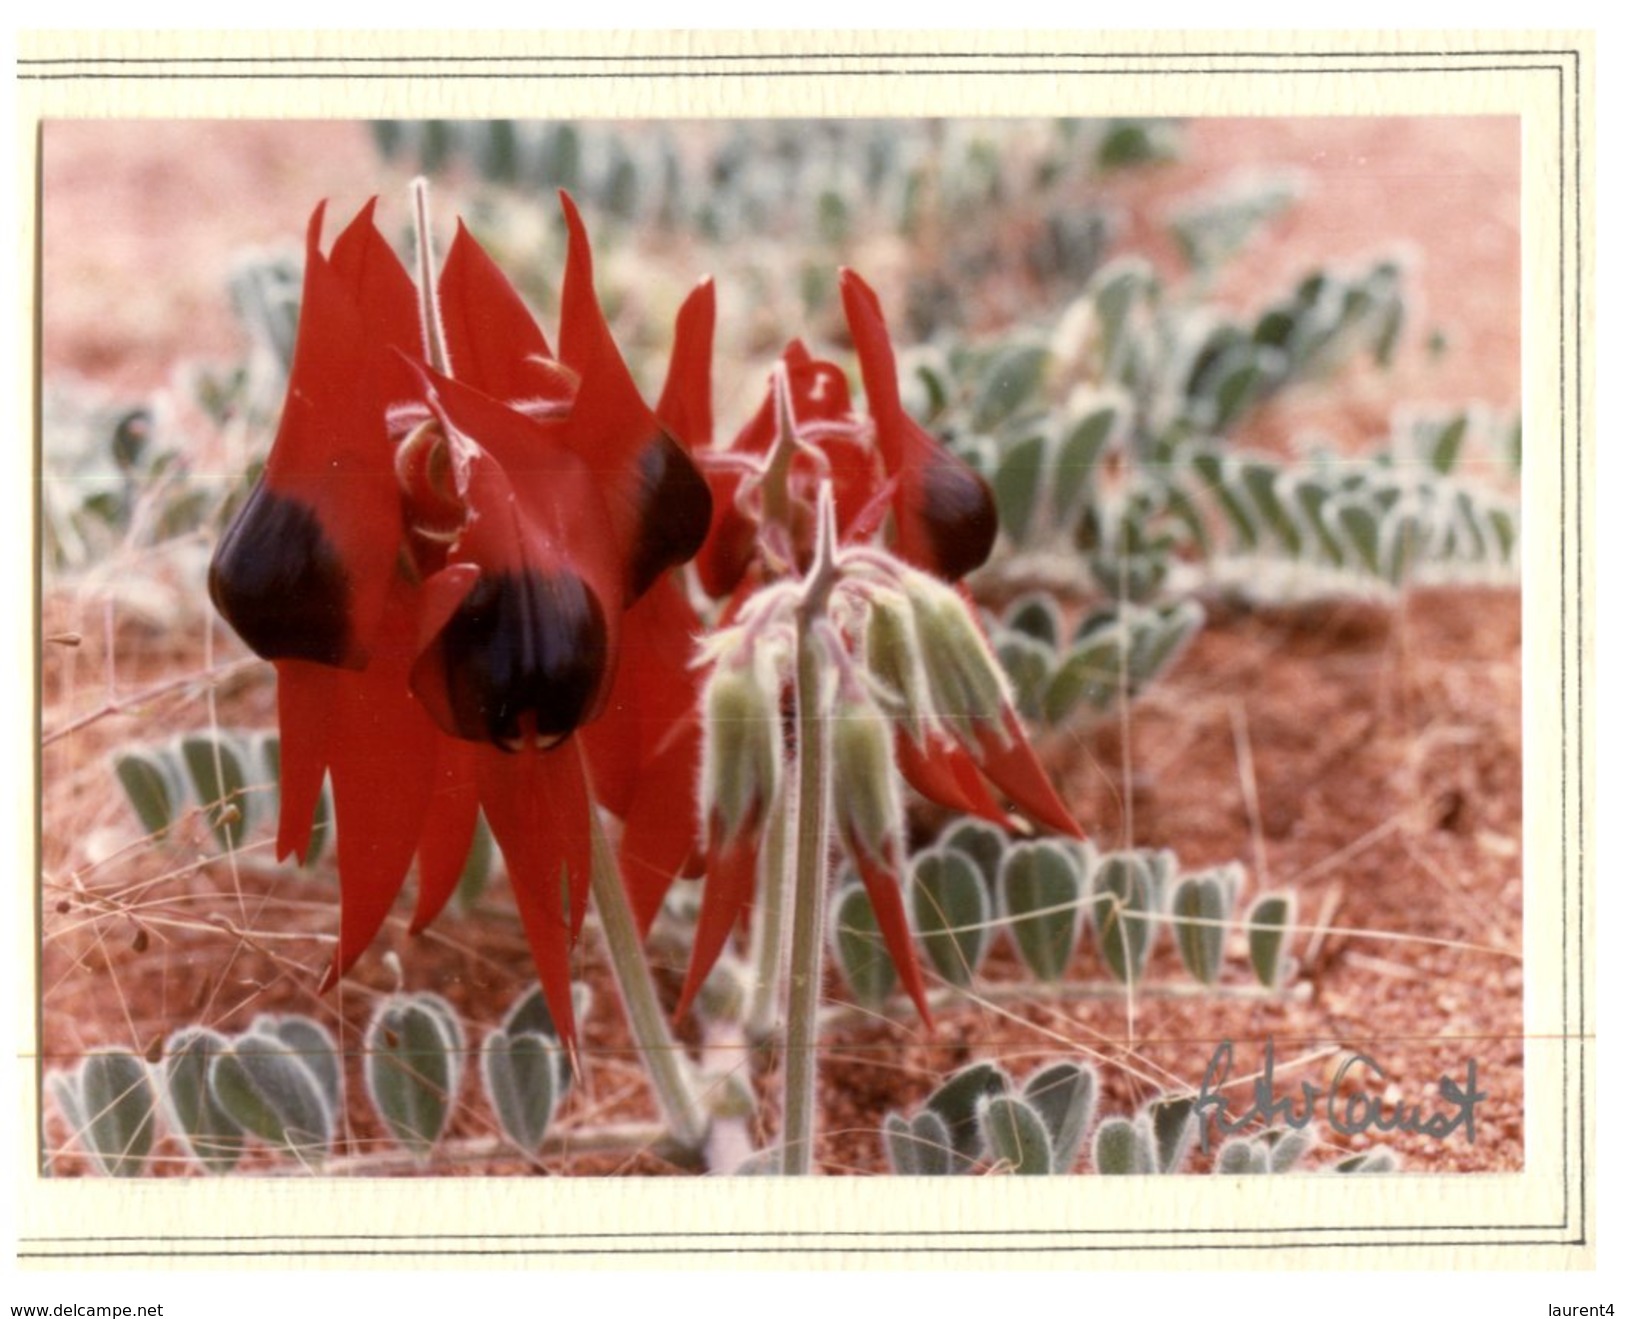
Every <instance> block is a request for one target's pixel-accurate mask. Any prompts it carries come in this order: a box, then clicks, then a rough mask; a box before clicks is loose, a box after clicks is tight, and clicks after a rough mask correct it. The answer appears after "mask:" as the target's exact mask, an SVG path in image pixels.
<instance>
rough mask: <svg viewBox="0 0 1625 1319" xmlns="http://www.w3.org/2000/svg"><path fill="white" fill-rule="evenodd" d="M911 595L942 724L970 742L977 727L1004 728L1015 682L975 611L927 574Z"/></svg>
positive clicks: (915, 580) (914, 579) (911, 583)
mask: <svg viewBox="0 0 1625 1319" xmlns="http://www.w3.org/2000/svg"><path fill="white" fill-rule="evenodd" d="M908 595H909V602H910V603H911V604H912V605H913V607H914V626H915V631H916V634H917V636H918V637H919V647H920V656H921V658H922V659H923V660H924V662H925V671H926V675H927V677H928V678H929V680H930V685H931V704H932V709H933V712H934V713H935V714H936V716H937V718H939V719H941V720H942V721H943V722H945V723H948V724H951V725H953V726H954V727H955V728H956V729H958V730H959V732H960V733H961V734H962V735H964V736H966V737H970V736H973V735H974V733H975V729H976V726H977V725H986V724H992V725H994V726H995V727H998V726H999V725H1000V723H1001V721H1002V718H1003V714H1004V711H1005V710H1006V709H1007V708H1009V705H1010V688H1009V680H1008V679H1007V678H1006V677H1005V675H1004V670H1003V669H1001V668H1000V667H999V661H998V660H997V659H996V658H995V657H994V655H993V651H992V649H991V648H990V647H989V646H988V644H987V638H986V637H984V636H983V635H982V630H981V629H980V628H979V627H977V626H976V620H975V619H973V618H972V617H971V613H970V607H969V606H968V605H967V604H966V603H965V601H964V600H963V599H962V598H961V597H960V596H959V594H958V593H957V592H956V591H954V590H953V589H952V588H950V587H947V586H944V585H943V584H942V583H941V582H938V581H937V580H935V579H934V578H931V577H927V576H925V574H923V573H911V574H910V575H909V579H908Z"/></svg>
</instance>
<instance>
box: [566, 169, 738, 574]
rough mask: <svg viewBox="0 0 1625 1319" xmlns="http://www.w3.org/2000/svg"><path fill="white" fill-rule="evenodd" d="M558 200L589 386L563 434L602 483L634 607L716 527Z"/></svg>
mask: <svg viewBox="0 0 1625 1319" xmlns="http://www.w3.org/2000/svg"><path fill="white" fill-rule="evenodd" d="M559 196H560V200H561V201H562V203H563V205H564V219H565V223H566V225H567V226H568V228H569V231H570V249H569V254H568V256H567V258H566V260H565V269H564V290H563V293H562V295H561V298H560V301H561V304H562V306H561V309H560V319H559V356H560V358H561V359H562V360H563V362H564V364H565V365H566V366H568V367H570V368H571V369H572V370H574V371H576V372H577V373H578V374H579V375H580V377H581V389H580V392H579V393H578V394H577V396H576V400H575V404H574V406H573V407H572V409H571V411H570V415H569V418H568V419H567V420H566V421H565V422H564V423H562V430H561V434H563V435H564V437H565V440H566V442H567V443H568V444H570V445H571V446H572V447H573V448H574V449H575V451H576V452H577V453H579V454H580V455H581V456H582V457H583V458H585V459H587V461H589V462H590V463H592V465H593V467H594V469H595V470H596V471H597V472H598V474H599V479H600V481H601V483H602V486H603V490H604V496H605V502H606V504H607V505H608V507H609V515H610V521H611V525H612V527H613V529H614V533H615V538H616V541H617V543H618V544H619V545H620V547H621V552H622V562H623V563H624V564H625V567H626V585H627V593H628V596H629V598H633V599H635V598H636V597H637V596H639V595H642V594H643V592H644V591H646V590H647V589H648V588H649V585H650V583H651V582H653V581H654V579H655V578H656V577H657V576H659V574H660V573H661V572H662V571H663V570H664V569H666V568H669V567H672V566H673V565H675V564H678V563H683V562H686V561H687V560H688V559H691V558H693V557H694V554H695V551H697V550H698V549H699V548H700V545H701V544H702V543H703V542H704V540H705V533H706V528H707V527H708V526H709V525H710V521H711V492H710V489H709V487H707V485H706V484H705V479H704V478H703V477H702V476H701V475H700V473H699V470H698V469H697V468H696V467H695V466H694V464H693V462H692V461H691V460H690V459H689V457H688V455H687V454H686V453H684V452H683V450H682V448H681V447H680V446H679V445H678V444H677V442H676V441H675V440H673V439H672V438H671V437H670V436H669V435H667V434H666V432H665V431H664V430H663V429H662V428H661V425H660V423H659V421H657V420H656V419H655V416H654V414H653V413H652V412H650V411H649V408H648V405H647V404H646V403H644V401H643V397H642V395H640V394H639V393H638V389H637V385H636V384H635V383H634V382H633V380H632V375H631V372H629V371H628V370H627V369H626V363H625V362H624V361H623V360H622V358H621V354H620V350H619V349H618V348H616V346H615V340H614V339H613V338H612V337H611V335H610V332H609V324H608V322H607V321H605V319H604V313H603V309H602V308H601V307H600V306H599V305H598V297H597V295H596V294H595V293H594V292H593V286H592V251H591V249H590V247H589V246H588V243H587V231H586V228H585V227H584V226H583V225H582V223H581V216H580V214H579V213H578V212H577V210H576V208H575V203H574V202H572V201H571V200H570V197H569V194H567V193H560V194H559Z"/></svg>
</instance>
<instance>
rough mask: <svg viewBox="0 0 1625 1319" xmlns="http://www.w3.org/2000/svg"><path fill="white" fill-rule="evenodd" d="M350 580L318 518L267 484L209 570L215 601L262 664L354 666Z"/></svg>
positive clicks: (225, 538) (247, 506)
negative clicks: (292, 661)
mask: <svg viewBox="0 0 1625 1319" xmlns="http://www.w3.org/2000/svg"><path fill="white" fill-rule="evenodd" d="M349 596H350V588H349V578H348V575H347V574H346V573H345V571H344V565H343V563H342V562H341V561H340V559H339V554H338V550H337V548H336V547H335V546H334V544H333V542H332V541H331V540H329V539H328V538H327V536H326V535H325V534H324V533H323V531H322V527H321V523H320V522H319V521H318V520H317V517H316V515H315V513H314V512H312V511H311V509H310V508H309V507H307V506H306V505H305V504H303V503H301V502H300V501H299V500H297V499H292V498H290V497H289V496H287V495H282V494H278V493H276V492H275V491H273V490H271V489H269V488H268V487H267V486H266V485H265V483H264V482H263V481H262V482H260V483H259V484H258V485H256V486H255V487H254V489H253V491H252V492H251V493H250V494H249V496H248V500H247V502H246V503H244V504H243V506H242V508H241V509H239V510H238V512H237V516H236V517H235V518H234V519H233V520H232V524H231V526H230V527H229V528H227V530H226V534H225V535H224V536H223V537H221V540H220V544H219V545H218V546H217V547H216V548H215V552H214V558H213V559H212V560H211V561H210V563H209V598H210V599H211V600H213V601H214V604H215V608H216V609H218V610H219V611H220V614H221V616H222V617H223V618H224V619H225V620H226V622H228V623H230V624H231V626H232V628H233V630H234V631H235V632H236V633H237V635H238V636H240V637H241V638H242V639H243V640H244V641H245V642H247V643H248V646H249V648H250V649H251V650H253V652H254V653H255V654H256V655H258V656H260V657H261V658H262V659H301V660H311V661H313V662H314V663H317V664H332V665H345V666H353V665H354V664H355V663H356V657H355V656H353V655H351V654H350V618H349Z"/></svg>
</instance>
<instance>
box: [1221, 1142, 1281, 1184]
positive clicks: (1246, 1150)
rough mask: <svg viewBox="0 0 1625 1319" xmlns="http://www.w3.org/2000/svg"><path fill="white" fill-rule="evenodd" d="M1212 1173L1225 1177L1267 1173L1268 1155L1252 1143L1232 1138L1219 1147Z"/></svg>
mask: <svg viewBox="0 0 1625 1319" xmlns="http://www.w3.org/2000/svg"><path fill="white" fill-rule="evenodd" d="M1213 1171H1214V1173H1215V1174H1222V1175H1225V1176H1238V1175H1239V1176H1247V1177H1251V1176H1257V1175H1260V1174H1263V1173H1267V1172H1268V1171H1269V1155H1268V1154H1267V1153H1266V1152H1265V1151H1264V1149H1263V1148H1262V1147H1260V1146H1255V1145H1254V1144H1253V1142H1252V1141H1250V1140H1247V1139H1246V1138H1244V1137H1242V1136H1233V1137H1231V1139H1229V1140H1227V1141H1225V1143H1224V1144H1223V1145H1221V1146H1220V1147H1219V1157H1218V1158H1217V1159H1216V1160H1215V1161H1214V1164H1213Z"/></svg>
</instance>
